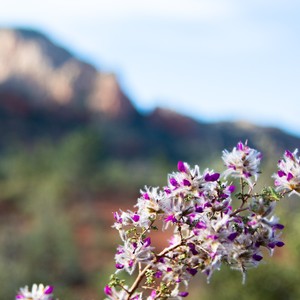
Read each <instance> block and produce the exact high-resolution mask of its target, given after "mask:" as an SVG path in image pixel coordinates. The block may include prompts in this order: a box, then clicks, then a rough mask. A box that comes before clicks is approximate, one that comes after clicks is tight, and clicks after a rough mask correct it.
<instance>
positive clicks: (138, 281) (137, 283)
mask: <svg viewBox="0 0 300 300" xmlns="http://www.w3.org/2000/svg"><path fill="white" fill-rule="evenodd" d="M181 245H182V242H180V243H178V244H175V245H172V246H170V247H168V248H165V249H164V250H163V251H161V252H160V253H159V254H158V255H157V256H156V257H155V258H154V259H153V260H152V262H153V263H155V262H157V259H158V258H160V257H162V256H164V255H165V254H167V253H168V252H170V251H172V250H174V249H176V248H178V247H179V246H181ZM151 266H152V264H148V265H147V266H146V267H145V268H144V269H143V270H142V271H140V272H139V275H138V277H137V278H136V280H135V281H134V283H133V284H132V286H131V288H130V289H129V290H128V295H127V297H126V300H129V299H130V297H131V295H132V294H133V293H134V291H135V290H136V289H137V288H138V286H139V284H140V283H141V281H142V280H143V278H144V277H145V274H146V272H147V270H149V269H150V268H151Z"/></svg>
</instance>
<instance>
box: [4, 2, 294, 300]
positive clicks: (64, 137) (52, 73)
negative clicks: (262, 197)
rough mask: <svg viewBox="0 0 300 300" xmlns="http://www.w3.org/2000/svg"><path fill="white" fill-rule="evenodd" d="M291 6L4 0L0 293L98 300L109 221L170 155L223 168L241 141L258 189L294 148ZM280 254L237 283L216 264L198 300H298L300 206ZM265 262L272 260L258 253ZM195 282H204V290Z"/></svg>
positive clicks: (151, 182)
mask: <svg viewBox="0 0 300 300" xmlns="http://www.w3.org/2000/svg"><path fill="white" fill-rule="evenodd" d="M299 9H300V3H299V2H298V1H289V0H285V1H281V0H278V1H276V0H275V1H274V0H273V1H269V0H263V1H255V0H254V1H253V0H252V1H243V2H241V1H238V0H222V1H221V0H186V1H180V0H173V1H169V0H163V1H161V0H160V1H158V0H152V1H138V0H123V1H120V0H110V1H106V0H98V1H92V0H86V1H69V0H65V1H63V2H62V1H58V0H52V1H51V2H50V1H43V2H41V1H36V0H28V1H26V3H25V2H24V3H20V1H16V0H10V1H6V0H4V1H3V5H2V7H1V10H0V27H1V28H0V134H1V139H0V191H1V192H0V280H1V289H0V299H13V298H14V295H15V293H16V291H17V289H18V288H19V287H20V286H24V285H26V284H29V285H31V284H32V283H34V282H44V283H47V284H53V285H55V291H56V292H55V294H56V295H57V297H59V298H60V299H73V300H81V299H82V300H92V299H103V298H104V296H103V293H102V291H103V286H104V285H105V283H106V282H107V281H108V278H109V274H110V273H111V272H113V270H114V261H113V257H114V253H115V249H116V246H117V245H118V244H119V242H120V240H119V237H118V235H117V234H116V233H115V232H114V231H113V229H112V228H111V225H112V224H113V221H114V220H113V214H112V212H114V211H116V210H118V209H119V208H122V209H124V210H126V209H132V206H133V205H134V203H135V202H136V199H137V197H138V196H139V190H140V189H142V188H143V187H144V186H145V185H147V186H163V185H165V184H166V179H167V173H170V172H172V171H174V170H175V169H176V164H177V161H178V160H183V161H187V162H189V163H190V164H191V165H193V164H198V165H200V168H201V170H203V169H205V168H206V167H209V168H214V169H215V170H217V171H219V172H222V171H223V169H224V168H223V165H222V161H221V158H220V156H221V151H222V150H223V149H224V148H227V149H231V148H232V147H233V146H234V145H235V144H236V143H237V142H238V141H240V140H241V141H245V140H247V139H248V140H249V145H250V146H251V147H256V148H257V149H258V150H259V151H261V152H262V153H263V155H264V161H263V166H262V169H263V174H262V175H261V179H260V185H261V186H265V185H272V184H273V183H272V180H271V178H270V175H271V174H272V173H274V172H276V163H277V161H278V159H279V158H280V157H281V155H282V153H283V151H284V150H285V149H290V150H291V151H293V150H294V149H295V148H297V147H299V146H300V118H299V94H300V90H299V79H300V56H299V53H300V51H299V50H300V40H299V33H300V21H299V17H298V16H299ZM278 208H279V211H278V215H279V216H280V218H281V219H282V223H284V224H285V225H286V229H285V233H284V241H285V243H286V246H285V247H283V248H281V249H279V250H277V251H276V252H275V255H274V257H272V258H271V260H270V261H268V259H267V261H268V263H267V264H266V265H262V266H260V267H259V268H258V270H253V271H252V270H251V271H250V272H249V274H248V277H247V282H246V284H245V285H242V284H241V282H242V278H241V275H240V274H239V273H238V272H235V271H229V270H228V269H226V267H224V268H223V269H222V270H221V271H220V272H218V273H216V274H215V275H214V276H213V278H212V280H211V283H210V284H209V285H207V284H206V282H205V278H202V277H201V276H199V277H197V278H195V279H194V281H193V285H192V292H191V297H190V298H191V299H224V300H227V299H231V300H232V299H241V300H250V299H251V300H253V299H267V300H268V299H272V300H273V299H299V298H300V286H299V280H300V278H299V277H300V274H299V271H298V270H299V267H300V241H299V235H300V222H299V219H300V215H299V214H300V212H299V200H297V199H293V198H292V197H290V198H288V199H286V200H284V201H283V202H282V203H280V205H279V207H278ZM266 256H267V255H266ZM199 281H200V284H199Z"/></svg>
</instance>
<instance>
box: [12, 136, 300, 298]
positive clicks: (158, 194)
mask: <svg viewBox="0 0 300 300" xmlns="http://www.w3.org/2000/svg"><path fill="white" fill-rule="evenodd" d="M222 159H223V162H224V164H225V166H226V170H225V171H224V172H223V173H222V174H220V173H217V172H215V171H213V170H210V169H205V170H204V171H203V172H202V173H201V172H200V169H199V167H198V166H195V167H194V168H191V167H190V166H189V165H188V164H187V163H185V162H181V161H180V162H178V165H177V169H178V171H177V172H173V173H172V174H170V175H169V176H168V184H167V186H165V187H164V188H163V189H159V188H157V187H156V188H149V187H145V189H144V190H142V191H141V195H140V197H139V198H138V200H137V204H136V205H135V208H136V209H135V210H134V211H130V210H128V211H119V212H115V213H114V218H115V223H114V225H113V227H114V228H115V229H116V230H117V231H118V232H119V235H120V238H121V241H122V245H120V246H118V248H117V252H116V254H115V261H116V264H115V267H116V271H115V273H114V274H113V275H111V278H110V282H109V283H108V284H107V285H106V286H105V288H104V292H105V294H106V299H112V300H139V299H147V300H153V299H182V298H184V297H187V296H188V291H187V289H188V284H189V282H190V280H191V279H192V278H193V277H194V276H195V275H196V274H197V273H203V274H204V275H205V276H206V277H207V280H208V281H209V279H210V278H211V276H212V274H213V272H214V271H215V270H218V269H220V267H221V265H222V264H227V265H229V266H230V267H231V268H232V269H237V270H240V271H241V272H242V274H243V280H245V274H246V271H247V269H249V268H252V267H256V266H258V265H259V264H260V262H261V261H262V260H263V252H262V249H263V248H266V249H268V250H269V253H270V255H271V254H272V253H273V251H274V249H275V248H276V247H282V246H283V245H284V243H283V241H282V240H281V232H282V230H283V228H284V226H283V225H282V224H280V223H279V219H278V218H277V217H276V216H275V215H274V214H273V213H274V209H275V206H276V204H277V202H278V201H279V200H280V199H282V198H283V197H284V196H285V195H287V194H293V193H295V194H297V195H300V160H299V157H298V156H297V150H295V151H294V152H293V153H292V152H290V151H286V152H285V153H284V156H283V159H282V160H280V161H279V163H278V168H279V171H278V172H277V173H276V174H274V175H273V177H274V179H275V188H273V187H267V188H264V189H262V191H260V192H254V187H255V185H256V183H257V180H258V177H259V174H260V169H259V166H260V162H261V159H262V155H261V153H260V152H258V151H257V150H255V149H252V148H250V147H249V146H248V145H247V142H246V143H242V142H239V143H238V144H237V146H236V147H234V148H233V150H232V151H230V152H229V151H227V150H224V151H223V155H222ZM236 179H238V180H236ZM235 182H239V183H238V184H235V185H234V184H233V183H235ZM167 228H171V229H172V236H171V238H170V240H169V245H168V246H167V247H166V248H165V249H163V250H162V251H161V252H158V251H156V249H155V248H154V247H153V246H152V243H151V233H152V232H153V231H157V230H159V229H161V230H162V231H164V230H166V229H167ZM124 271H125V272H127V273H128V274H129V275H133V274H136V279H135V281H134V282H133V283H132V285H131V286H128V285H127V284H126V283H125V280H124V279H121V278H119V273H121V272H124ZM41 290H42V291H44V292H40V294H39V295H38V296H35V294H34V293H36V292H35V291H36V288H35V291H32V295H31V294H30V292H28V289H21V291H20V292H19V293H18V295H17V297H16V299H34V300H51V299H53V298H52V290H53V289H52V290H51V295H50V296H49V295H48V294H45V290H43V289H42V288H41ZM43 293H44V294H43Z"/></svg>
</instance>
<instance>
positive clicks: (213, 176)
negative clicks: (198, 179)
mask: <svg viewBox="0 0 300 300" xmlns="http://www.w3.org/2000/svg"><path fill="white" fill-rule="evenodd" d="M219 178H220V174H219V173H213V174H211V175H210V174H206V175H205V177H204V179H205V181H217V180H218V179H219Z"/></svg>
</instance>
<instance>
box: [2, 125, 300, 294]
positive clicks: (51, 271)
mask: <svg viewBox="0 0 300 300" xmlns="http://www.w3.org/2000/svg"><path fill="white" fill-rule="evenodd" d="M110 130H111V133H112V134H113V130H114V129H113V128H111V129H110ZM107 138H108V137H107V135H104V134H102V133H101V132H100V131H98V130H90V129H89V130H87V129H84V130H77V131H74V132H72V133H70V134H68V135H67V136H65V137H64V138H63V139H61V140H59V141H53V140H51V139H44V140H40V141H39V142H36V143H34V144H32V145H28V144H26V145H23V144H22V145H16V144H15V145H14V146H13V145H9V146H8V147H6V148H5V151H3V152H2V154H1V158H0V191H1V193H0V282H1V289H0V299H13V297H14V295H15V293H16V290H17V289H18V288H19V287H20V286H24V285H26V284H28V285H31V284H32V283H33V282H37V283H39V282H44V283H47V284H54V285H55V286H56V293H55V294H56V295H57V296H58V297H59V298H60V299H73V300H77V299H78V300H79V299H94V298H95V296H93V295H95V294H96V293H98V298H99V299H101V298H102V294H101V293H102V287H103V285H104V284H105V282H106V281H107V279H108V277H109V274H110V272H111V271H112V267H113V264H114V263H113V255H114V251H115V248H116V246H117V244H118V243H119V241H118V237H117V236H116V235H115V236H114V235H112V234H111V232H112V231H111V230H110V226H111V225H112V223H113V218H112V216H106V215H104V214H105V212H104V211H103V212H102V211H101V209H102V208H101V207H102V206H101V205H102V204H103V203H104V202H105V201H108V202H109V201H112V202H111V204H114V203H115V205H116V206H117V205H118V204H120V205H122V206H123V207H127V208H128V209H131V208H132V204H133V203H134V202H135V199H136V197H137V196H138V194H139V189H141V188H143V187H144V185H148V186H163V185H164V184H166V178H167V173H169V172H172V171H173V170H175V169H176V160H178V159H182V160H185V159H187V157H186V156H187V154H190V155H191V156H190V160H189V162H190V163H191V164H194V163H198V164H200V167H201V170H204V169H205V168H206V167H208V166H209V167H210V168H214V169H216V170H219V171H222V169H223V168H222V162H221V159H220V152H218V149H217V148H216V152H218V156H216V154H215V152H214V151H209V155H207V156H203V155H200V154H199V156H197V151H196V150H195V148H193V149H190V150H189V149H187V150H186V152H185V154H184V155H183V157H179V156H176V155H174V156H168V155H167V154H166V152H165V151H164V148H163V147H161V146H160V145H153V147H156V148H155V149H154V150H153V149H151V150H150V149H146V150H145V149H144V150H145V153H146V154H145V155H130V153H131V152H130V151H131V150H130V149H131V148H130V147H129V146H128V147H127V148H126V149H127V150H126V151H128V153H127V154H126V155H124V156H122V155H119V156H118V155H116V153H118V151H119V152H120V153H121V152H122V149H118V151H116V149H114V150H113V148H114V147H120V144H119V143H118V142H115V143H111V144H109V143H107ZM138 138H139V136H138V133H135V132H132V133H131V134H130V135H123V136H122V141H123V142H122V143H124V140H126V139H127V140H137V139H138ZM120 139H121V137H120ZM120 143H121V142H120ZM195 143H196V142H195ZM265 143H266V144H267V147H266V149H267V152H268V153H267V154H266V155H265V157H268V159H267V160H266V161H265V162H264V166H263V170H264V174H263V175H262V178H261V180H260V182H262V185H269V184H272V180H271V179H270V177H269V175H270V174H272V172H274V171H275V169H276V161H277V160H278V157H276V155H275V153H276V151H275V150H274V149H272V147H270V146H268V145H269V144H268V143H267V142H264V141H260V144H261V145H264V144H265ZM108 145H109V146H108ZM196 145H197V147H200V146H201V145H200V144H199V143H196ZM131 147H139V144H138V142H137V141H136V144H135V145H134V146H131ZM149 147H150V145H149ZM178 147H179V146H178ZM183 147H184V146H183ZM126 151H125V152H126ZM132 151H133V150H132ZM201 151H202V152H201V153H203V150H201ZM179 152H180V151H179ZM179 152H178V153H179ZM199 153H200V152H199ZM215 157H217V159H214V158H215ZM113 198H115V199H113ZM128 199H132V202H131V203H127V202H126V203H124V202H122V201H128ZM297 201H299V200H297V199H291V198H289V199H286V200H284V203H280V204H279V205H280V207H281V209H280V211H279V213H280V217H281V218H282V222H283V223H284V224H286V225H287V226H286V230H285V233H284V241H285V242H286V246H285V247H283V248H282V249H279V251H275V257H273V258H271V259H270V260H268V263H267V264H266V265H262V266H260V267H259V268H258V269H256V270H251V271H250V272H249V275H248V277H247V281H246V284H245V285H242V283H241V282H242V279H241V275H240V274H239V272H237V271H232V270H228V269H226V268H223V269H222V270H221V271H220V272H218V273H217V274H214V276H213V278H212V280H211V283H210V284H208V285H207V284H206V282H205V279H204V276H198V277H196V278H195V279H194V280H193V284H192V292H191V297H190V298H191V299H200V298H201V299H204V300H205V299H222V300H227V299H231V300H234V299H239V300H250V299H251V300H255V299H266V300H268V299H272V300H273V299H300V285H299V280H300V278H299V277H300V275H299V274H300V273H299V271H298V270H299V267H300V239H299V235H300V222H299V219H300V214H299V213H298V211H299V204H298V202H297ZM77 204H78V205H79V209H78V210H76V209H74V207H75V208H76V207H77V206H76V205H77ZM97 204H101V205H100V206H99V207H100V208H99V210H97V209H95V207H97ZM84 230H86V232H85V231H84ZM80 232H81V234H80ZM82 232H83V233H82ZM91 232H92V235H91V236H90V239H92V242H91V241H89V240H88V237H89V234H91ZM81 243H82V244H84V245H85V243H86V245H85V248H80V244H81ZM93 247H94V248H95V249H90V248H93ZM82 249H87V251H89V252H88V254H87V255H86V258H85V259H82V255H83V254H82V253H81V251H82ZM93 251H94V252H93ZM95 253H96V254H95ZM95 257H97V258H95ZM86 260H87V261H90V263H89V264H90V265H91V266H92V267H87V265H86V264H85V263H84V262H85V261H86ZM93 266H94V267H93ZM98 267H99V269H98ZM199 282H200V284H199ZM87 291H92V292H91V293H90V294H89V293H88V294H86V293H87ZM84 295H86V296H84ZM93 297H94V298H93Z"/></svg>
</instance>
